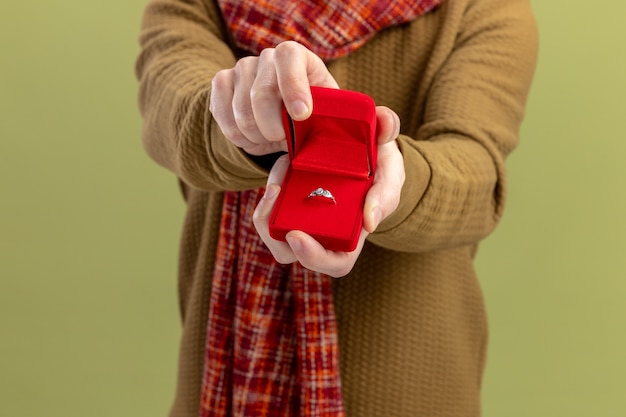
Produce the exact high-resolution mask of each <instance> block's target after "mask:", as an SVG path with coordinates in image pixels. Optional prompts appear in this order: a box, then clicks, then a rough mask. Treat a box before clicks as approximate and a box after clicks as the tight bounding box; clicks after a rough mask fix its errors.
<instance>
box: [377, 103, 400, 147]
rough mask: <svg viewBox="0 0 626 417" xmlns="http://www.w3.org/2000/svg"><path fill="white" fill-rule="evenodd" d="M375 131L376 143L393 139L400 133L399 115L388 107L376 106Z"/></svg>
mask: <svg viewBox="0 0 626 417" xmlns="http://www.w3.org/2000/svg"><path fill="white" fill-rule="evenodd" d="M376 133H377V140H378V144H379V145H382V144H384V143H387V142H391V141H392V140H395V139H396V138H397V137H398V135H399V134H400V117H398V115H397V114H396V112H394V111H393V110H391V109H390V108H388V107H385V106H378V107H376Z"/></svg>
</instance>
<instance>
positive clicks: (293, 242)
mask: <svg viewBox="0 0 626 417" xmlns="http://www.w3.org/2000/svg"><path fill="white" fill-rule="evenodd" d="M287 243H289V246H291V249H292V250H293V251H294V252H300V250H301V249H302V242H301V241H300V239H298V238H294V237H291V236H287Z"/></svg>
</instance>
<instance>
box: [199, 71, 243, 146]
mask: <svg viewBox="0 0 626 417" xmlns="http://www.w3.org/2000/svg"><path fill="white" fill-rule="evenodd" d="M234 89H235V73H234V71H233V70H232V69H228V70H222V71H219V72H218V73H217V74H215V76H214V77H213V80H212V81H211V97H210V104H209V111H210V112H211V114H212V115H213V119H215V122H216V123H217V125H218V126H219V127H220V129H221V130H222V133H224V136H226V138H227V139H228V140H230V141H231V142H233V143H234V144H235V145H237V146H238V147H240V148H244V149H245V148H246V147H248V146H250V144H251V142H250V141H248V140H247V139H246V137H245V136H244V135H243V134H242V133H241V131H240V130H239V127H238V126H237V123H236V122H235V117H234V115H233V106H232V102H233V95H234Z"/></svg>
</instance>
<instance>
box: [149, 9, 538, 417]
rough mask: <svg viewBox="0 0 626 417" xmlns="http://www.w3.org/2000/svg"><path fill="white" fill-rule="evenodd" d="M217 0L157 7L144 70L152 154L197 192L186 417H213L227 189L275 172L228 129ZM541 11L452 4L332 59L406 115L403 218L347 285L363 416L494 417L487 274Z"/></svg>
mask: <svg viewBox="0 0 626 417" xmlns="http://www.w3.org/2000/svg"><path fill="white" fill-rule="evenodd" d="M227 36H228V35H227V34H226V30H225V28H224V26H223V24H222V23H221V19H220V16H219V12H218V9H217V8H216V5H215V4H214V2H213V1H212V0H185V1H183V0H152V1H150V3H149V4H148V6H147V8H146V11H145V16H144V21H143V26H142V32H141V38H140V41H141V48H142V50H141V54H140V56H139V58H138V61H137V76H138V78H139V80H140V93H139V100H140V107H141V112H142V115H143V118H144V130H143V141H144V145H145V149H146V151H147V153H148V154H149V155H150V156H151V157H152V158H153V159H154V160H155V161H156V162H157V163H159V164H161V165H163V166H164V167H166V168H167V169H169V170H171V171H172V172H173V173H174V174H175V175H176V176H178V178H180V180H181V184H182V188H183V194H184V197H185V199H186V202H187V205H188V209H187V216H186V221H185V225H184V230H183V235H182V238H181V248H180V267H179V278H178V279H179V296H180V308H181V313H182V319H183V335H182V340H181V347H180V363H179V373H178V388H177V393H176V397H175V401H174V404H173V407H172V410H171V416H172V417H192V416H193V417H195V416H197V414H198V406H199V396H200V388H201V378H202V371H203V363H202V360H203V354H204V343H205V327H206V320H207V308H208V304H209V293H210V290H211V288H210V284H211V277H212V274H213V262H214V253H215V248H216V239H217V236H218V225H219V217H220V212H221V203H222V191H224V190H243V189H249V188H253V187H258V186H261V185H264V183H265V180H266V178H267V171H266V170H265V169H263V168H261V167H260V166H257V165H256V164H255V163H254V162H253V161H251V160H250V159H249V158H247V157H246V156H245V155H244V154H243V153H242V152H241V151H240V150H239V149H237V148H236V147H234V146H233V145H232V144H230V143H229V142H228V141H227V140H226V139H225V138H224V136H223V135H222V133H221V132H220V130H219V128H218V126H217V125H216V123H214V121H213V120H212V117H211V114H210V112H209V97H210V89H211V78H212V76H213V75H214V74H215V73H216V72H217V71H218V70H220V69H222V68H229V67H232V66H233V65H234V63H235V62H236V56H235V55H234V53H233V51H231V49H229V47H228V43H227V42H226V41H225V39H227ZM536 52H537V30H536V25H535V20H534V18H533V14H532V12H531V9H530V5H529V0H448V1H446V2H444V4H443V5H442V6H441V7H440V8H439V9H437V10H436V11H435V12H432V13H430V14H428V15H426V16H423V17H420V18H419V19H417V20H416V21H414V22H413V23H411V24H407V25H403V26H402V27H397V28H392V29H388V30H385V31H384V32H381V33H379V34H378V35H377V36H376V37H375V38H374V39H373V40H372V41H370V42H369V43H368V44H366V45H365V46H364V47H362V48H361V49H359V50H358V51H356V52H355V53H353V54H352V55H350V56H348V57H346V58H342V59H339V60H337V61H334V62H331V63H330V64H329V69H330V71H331V72H332V74H333V75H334V77H335V79H336V80H337V81H338V83H339V85H340V87H341V88H346V89H352V90H359V91H363V92H365V93H367V94H369V95H371V96H372V97H373V98H374V99H375V101H376V103H377V104H379V105H386V106H389V107H390V108H392V109H393V110H394V111H396V112H397V113H398V115H399V116H400V118H401V121H402V130H401V135H400V137H399V139H398V142H399V144H400V148H401V151H402V154H403V156H404V164H405V169H406V173H407V181H406V184H405V186H404V188H403V190H402V196H401V202H400V206H399V208H398V209H397V210H396V211H395V212H394V213H393V214H392V215H391V216H390V217H389V218H387V219H386V220H385V221H384V222H383V223H381V225H380V227H379V228H378V230H377V231H376V233H374V234H372V235H370V236H369V238H368V242H367V244H366V246H365V249H364V250H363V253H362V254H361V257H360V259H359V261H358V262H357V264H356V266H355V267H354V270H353V271H352V273H351V274H350V275H348V276H346V277H344V278H341V279H338V280H336V281H335V284H334V291H335V304H336V311H337V319H338V325H339V344H340V355H341V356H340V358H341V372H342V380H343V391H344V397H345V402H346V412H347V415H348V417H405V416H407V417H408V416H424V417H439V416H459V417H461V416H463V417H469V416H478V415H479V414H480V385H481V377H482V373H483V368H484V365H485V352H486V343H487V325H486V317H485V308H484V302H483V298H482V293H481V289H480V286H479V282H478V280H477V278H476V275H475V273H474V269H473V265H472V263H473V256H474V253H475V250H476V247H477V244H478V242H479V241H480V240H481V239H483V238H484V237H485V236H487V235H488V234H489V233H490V232H491V231H492V230H493V229H494V227H495V226H496V224H497V222H498V220H499V219H500V217H501V215H502V211H503V206H504V197H505V190H506V183H505V166H504V159H505V157H506V156H507V155H508V154H509V153H510V152H511V151H512V150H513V148H514V147H515V146H516V144H517V141H518V130H519V126H520V123H521V121H522V117H523V113H524V105H525V101H526V97H527V94H528V90H529V86H530V82H531V78H532V75H533V71H534V67H535V61H536Z"/></svg>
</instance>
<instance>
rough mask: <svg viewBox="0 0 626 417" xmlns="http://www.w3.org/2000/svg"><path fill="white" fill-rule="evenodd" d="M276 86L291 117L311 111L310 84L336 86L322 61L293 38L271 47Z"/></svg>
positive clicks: (301, 115)
mask: <svg viewBox="0 0 626 417" xmlns="http://www.w3.org/2000/svg"><path fill="white" fill-rule="evenodd" d="M274 54H275V56H274V60H275V62H276V75H277V77H278V88H279V90H280V94H281V97H282V99H283V101H284V102H285V107H287V111H288V112H289V114H290V115H291V117H292V118H294V119H295V120H304V119H306V118H308V117H309V116H310V115H311V112H312V110H313V100H312V98H311V89H310V86H312V85H315V86H320V87H330V88H338V85H337V82H336V81H335V79H334V78H333V77H332V75H331V74H330V72H329V71H328V69H327V68H326V65H325V64H324V62H323V61H322V60H321V59H320V58H319V57H318V56H317V55H315V54H314V53H313V52H311V51H309V50H308V49H306V48H305V47H304V46H302V45H300V44H299V43H297V42H293V41H286V42H283V43H280V44H279V45H278V46H276V48H275V51H274Z"/></svg>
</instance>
